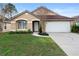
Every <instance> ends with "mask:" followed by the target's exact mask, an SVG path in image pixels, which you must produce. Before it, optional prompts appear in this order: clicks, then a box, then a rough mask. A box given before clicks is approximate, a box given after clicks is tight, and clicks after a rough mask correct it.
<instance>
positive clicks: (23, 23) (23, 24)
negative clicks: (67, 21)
mask: <svg viewBox="0 0 79 59" xmlns="http://www.w3.org/2000/svg"><path fill="white" fill-rule="evenodd" d="M17 22H18V29H26V26H27V21H25V20H19V21H17Z"/></svg>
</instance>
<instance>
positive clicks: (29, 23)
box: [4, 13, 40, 32]
mask: <svg viewBox="0 0 79 59" xmlns="http://www.w3.org/2000/svg"><path fill="white" fill-rule="evenodd" d="M18 20H26V21H27V25H26V26H27V28H26V29H17V21H18ZM32 21H40V20H39V19H38V18H36V17H34V16H33V15H31V14H29V13H25V14H23V15H21V16H19V17H17V18H15V19H13V20H12V21H11V23H10V24H7V29H6V30H4V32H5V31H6V32H7V31H16V30H25V31H27V30H28V29H30V30H31V31H32Z"/></svg>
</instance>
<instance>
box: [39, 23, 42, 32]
mask: <svg viewBox="0 0 79 59" xmlns="http://www.w3.org/2000/svg"><path fill="white" fill-rule="evenodd" d="M39 33H42V27H41V25H40V26H39Z"/></svg>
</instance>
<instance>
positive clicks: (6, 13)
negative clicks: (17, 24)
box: [2, 3, 17, 29]
mask: <svg viewBox="0 0 79 59" xmlns="http://www.w3.org/2000/svg"><path fill="white" fill-rule="evenodd" d="M16 12H17V10H16V7H15V5H13V4H11V3H7V4H4V5H3V7H2V16H3V17H4V19H3V22H4V27H5V29H6V18H7V20H8V21H9V20H12V16H13V15H14V14H15V13H16Z"/></svg>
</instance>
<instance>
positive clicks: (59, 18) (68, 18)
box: [12, 7, 74, 21]
mask: <svg viewBox="0 0 79 59" xmlns="http://www.w3.org/2000/svg"><path fill="white" fill-rule="evenodd" d="M40 8H44V9H46V10H48V11H50V12H53V11H51V10H49V9H47V8H45V7H39V8H37V9H36V10H38V9H40ZM36 10H34V11H36ZM34 11H33V12H34ZM33 12H29V11H27V10H25V11H23V12H21V13H19V14H17V15H15V16H14V17H12V19H15V18H17V17H19V16H20V15H23V14H24V13H29V14H31V15H33V16H35V17H36V18H38V19H40V18H41V17H44V20H46V21H49V20H63V21H64V20H67V21H71V20H73V19H74V18H70V17H66V16H61V15H58V14H56V15H35V14H33ZM53 13H54V12H53Z"/></svg>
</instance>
